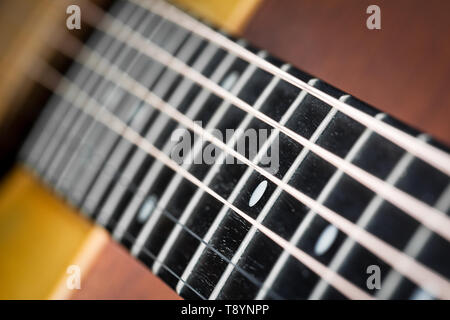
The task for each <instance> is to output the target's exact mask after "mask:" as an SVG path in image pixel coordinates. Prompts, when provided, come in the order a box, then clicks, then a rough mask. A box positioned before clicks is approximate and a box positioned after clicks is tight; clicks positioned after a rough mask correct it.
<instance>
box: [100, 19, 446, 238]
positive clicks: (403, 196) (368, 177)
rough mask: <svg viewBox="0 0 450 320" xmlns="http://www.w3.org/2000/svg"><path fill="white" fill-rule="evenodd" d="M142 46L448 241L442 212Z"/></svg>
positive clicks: (135, 42)
mask: <svg viewBox="0 0 450 320" xmlns="http://www.w3.org/2000/svg"><path fill="white" fill-rule="evenodd" d="M105 18H106V19H108V20H110V24H109V27H110V28H108V30H105V31H106V32H109V33H114V32H115V31H118V30H121V29H122V28H123V27H126V26H123V25H121V24H120V22H117V20H114V19H110V18H109V17H108V15H107V14H105ZM142 42H143V40H142V37H141V36H140V35H139V34H137V33H134V36H133V37H132V39H131V40H130V45H132V46H135V47H136V48H137V49H139V50H143V51H144V52H146V53H147V54H149V55H150V56H152V57H154V58H155V59H158V60H160V62H161V63H165V64H167V65H168V66H169V67H171V68H173V69H174V70H176V71H178V72H180V73H182V74H184V75H185V76H187V77H189V78H191V79H192V80H194V81H196V82H198V83H201V84H202V85H203V86H205V87H207V88H208V89H210V90H211V91H213V92H214V93H215V94H216V95H218V96H219V97H221V98H223V99H225V100H228V101H230V102H231V103H232V104H233V105H235V106H236V107H238V108H240V109H242V110H243V111H246V112H248V113H250V114H252V115H253V116H254V117H256V118H258V119H259V120H261V121H263V122H265V123H267V124H269V125H270V126H272V127H273V128H277V129H279V130H280V131H281V132H283V133H284V134H285V135H287V136H288V137H290V138H292V139H293V140H295V141H296V142H298V143H299V144H301V145H303V146H305V147H307V148H309V149H310V150H311V151H312V152H314V153H315V154H317V155H318V156H320V157H321V158H323V159H324V160H326V161H327V162H329V163H331V164H332V165H333V166H335V167H336V168H338V169H341V170H342V171H344V172H345V173H346V174H348V175H349V176H351V177H352V178H354V179H355V180H357V181H358V182H360V183H361V184H363V185H365V186H366V187H367V188H369V189H371V190H373V191H374V192H376V193H378V194H379V195H380V196H382V197H383V198H384V199H385V200H387V201H389V202H390V203H392V204H393V205H395V206H396V207H398V208H399V209H401V210H402V211H404V212H405V213H407V214H409V215H410V216H412V217H413V218H414V219H416V220H418V221H419V222H420V223H422V224H424V225H425V226H427V227H428V228H430V229H431V230H433V231H434V232H436V233H438V234H440V235H441V236H442V237H444V238H445V239H447V240H449V239H450V234H449V232H448V230H450V219H448V218H447V217H446V216H445V215H444V214H442V212H440V211H438V210H436V209H435V208H432V207H430V206H429V205H428V204H426V203H424V202H422V201H420V200H418V199H416V198H414V197H412V196H411V195H409V194H408V193H406V192H404V191H402V190H399V189H397V188H395V187H394V186H391V185H389V184H387V183H386V182H385V181H383V180H381V179H379V178H377V177H375V176H373V175H372V174H370V173H368V172H366V171H364V170H362V169H361V168H359V167H357V166H355V165H354V164H352V163H348V162H345V161H344V159H342V158H340V157H338V156H336V155H335V154H333V153H331V152H329V151H328V150H326V149H324V148H322V147H320V146H318V145H316V144H312V143H310V142H309V141H308V140H307V139H305V138H304V137H302V136H300V135H299V134H297V133H296V132H294V131H292V130H290V129H288V128H286V127H284V126H281V125H280V124H279V123H278V122H277V121H275V120H273V119H272V118H270V117H268V116H267V115H265V114H264V113H261V112H260V111H258V110H255V109H253V108H252V107H251V106H250V105H248V104H247V103H246V102H244V101H242V100H241V99H239V98H238V97H236V96H234V95H232V94H230V93H229V92H228V91H226V90H224V89H223V88H221V87H220V86H218V85H217V84H215V83H211V81H210V80H209V79H208V78H206V77H204V76H203V75H201V74H199V73H197V72H196V71H195V70H192V69H191V68H190V67H189V66H187V65H185V64H184V63H183V62H181V61H179V60H178V59H176V58H175V57H173V56H172V55H170V54H168V53H167V52H165V51H164V50H162V49H160V48H158V47H156V46H154V45H151V44H149V43H145V44H143V43H142ZM314 89H315V88H314Z"/></svg>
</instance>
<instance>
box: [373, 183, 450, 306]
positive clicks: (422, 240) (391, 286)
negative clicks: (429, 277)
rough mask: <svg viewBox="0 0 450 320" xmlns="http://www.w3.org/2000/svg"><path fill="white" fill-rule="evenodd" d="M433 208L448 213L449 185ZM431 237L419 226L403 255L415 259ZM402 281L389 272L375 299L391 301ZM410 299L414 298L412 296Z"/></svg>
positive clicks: (397, 274) (449, 206) (426, 230)
mask: <svg viewBox="0 0 450 320" xmlns="http://www.w3.org/2000/svg"><path fill="white" fill-rule="evenodd" d="M435 207H436V208H437V209H438V210H440V211H442V212H445V213H447V214H449V213H450V212H449V210H450V185H448V186H447V188H446V189H445V190H444V191H443V192H442V194H441V196H440V197H439V199H438V201H437V203H436V205H435ZM432 235H433V233H432V232H431V231H430V230H429V229H427V228H425V227H424V226H420V227H419V228H418V229H417V231H416V232H415V233H414V235H413V236H412V237H411V239H410V240H409V242H408V244H407V245H406V247H405V250H404V251H405V253H406V254H407V255H409V256H410V257H413V258H415V259H417V257H418V256H419V254H420V253H421V252H422V251H423V250H424V248H425V246H426V245H427V243H429V241H430V239H431V237H432ZM403 279H404V278H403V277H402V275H401V274H400V273H398V272H396V271H395V270H391V271H389V273H388V275H387V276H386V278H385V279H384V280H383V283H382V286H381V290H379V291H378V292H377V294H376V296H377V298H378V299H383V300H385V299H392V298H393V295H394V293H395V291H396V290H397V289H398V288H399V286H400V285H401V281H402V280H403ZM417 292H420V291H417ZM416 295H417V293H416ZM410 298H414V296H412V297H410ZM416 298H422V299H423V298H425V296H424V295H422V296H420V297H419V296H416Z"/></svg>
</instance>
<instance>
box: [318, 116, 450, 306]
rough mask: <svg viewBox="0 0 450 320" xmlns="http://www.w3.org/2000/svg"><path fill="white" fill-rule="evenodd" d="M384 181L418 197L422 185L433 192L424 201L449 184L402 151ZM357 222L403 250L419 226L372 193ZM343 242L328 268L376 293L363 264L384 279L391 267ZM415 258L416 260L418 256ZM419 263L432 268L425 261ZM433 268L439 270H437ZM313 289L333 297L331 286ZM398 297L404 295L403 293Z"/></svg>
mask: <svg viewBox="0 0 450 320" xmlns="http://www.w3.org/2000/svg"><path fill="white" fill-rule="evenodd" d="M384 121H392V119H390V118H386V119H385V120H384ZM419 138H420V139H423V141H427V139H428V137H427V136H426V135H420V136H419ZM402 152H403V151H402ZM420 167H421V168H420ZM387 181H388V182H389V183H392V184H394V185H395V186H396V187H398V188H401V189H404V190H405V191H406V192H408V193H410V194H412V195H413V196H415V197H419V198H420V197H421V195H420V194H422V197H423V195H425V194H424V193H423V192H422V191H421V190H420V188H421V187H422V186H420V187H418V184H421V185H423V188H426V190H428V191H429V193H428V194H426V196H428V197H429V196H430V195H433V197H432V199H431V198H430V199H428V200H426V199H425V198H423V200H424V201H428V202H430V201H433V202H435V201H437V200H438V199H437V196H438V195H439V194H440V193H441V192H442V191H443V190H444V188H445V187H446V185H447V184H448V183H449V180H448V177H445V176H441V174H440V172H438V171H437V170H435V169H434V168H432V167H430V166H429V165H426V164H424V163H423V162H422V161H421V160H418V159H417V158H415V157H414V156H412V155H410V154H404V155H403V156H402V158H401V159H400V160H399V161H398V162H397V163H396V165H395V167H394V168H393V169H392V170H391V172H390V174H389V175H388V177H387ZM357 224H361V225H362V226H363V227H364V229H365V230H367V231H368V232H370V233H371V234H373V235H374V236H376V237H378V238H380V239H382V240H383V241H386V242H387V243H389V244H390V245H392V246H393V247H394V248H397V249H399V250H402V251H404V248H405V247H406V246H407V244H408V241H409V239H410V238H411V237H412V236H413V234H414V233H415V232H416V230H417V229H418V228H419V226H420V224H419V223H418V222H417V221H415V220H413V219H412V218H410V217H408V216H406V215H405V214H404V213H403V212H402V211H401V210H399V209H398V208H395V207H394V206H392V205H391V204H389V203H387V202H386V201H383V200H382V199H379V197H378V196H376V195H374V198H373V200H372V201H371V202H370V203H369V204H368V206H367V207H366V209H365V211H364V212H363V214H362V215H361V217H360V218H359V220H358V221H357ZM397 231H398V232H397ZM400 231H401V232H400ZM345 241H346V242H347V243H346V244H345V243H344V244H345V246H343V247H342V248H340V253H339V254H338V255H336V256H335V258H333V259H336V260H335V261H336V262H335V263H333V264H332V265H330V267H331V268H336V270H338V271H339V273H340V274H342V275H344V276H345V277H347V278H348V279H350V280H351V281H352V282H353V283H355V284H356V285H358V286H359V287H361V288H362V289H364V290H366V291H367V292H368V293H371V294H376V293H377V292H373V291H372V292H371V291H370V290H368V289H367V287H366V278H367V276H366V274H365V267H367V266H368V265H378V266H379V267H380V270H381V279H382V280H385V279H386V278H387V276H388V274H389V272H390V270H391V268H390V266H389V265H388V264H387V263H386V262H384V261H382V260H380V259H379V258H378V257H376V256H375V255H374V254H372V253H370V252H368V251H367V250H366V249H364V248H362V247H361V246H360V245H359V244H357V243H354V242H353V241H351V240H349V239H348V240H347V239H346V240H345ZM418 260H419V261H420V259H418ZM422 263H423V262H422ZM423 264H424V265H425V266H427V267H431V268H432V269H434V268H433V266H430V265H429V264H428V263H423ZM362 269H364V270H362ZM358 270H362V271H363V272H362V273H361V272H358ZM437 271H438V272H442V271H440V270H437ZM384 285H385V283H384V281H383V282H382V288H383V286H384ZM325 289H326V290H325ZM317 292H318V294H317V295H315V297H320V298H330V297H335V296H336V292H335V291H334V290H333V289H331V288H329V287H328V286H324V285H323V284H322V285H321V286H320V287H319V289H317ZM402 298H406V297H404V296H403V297H402Z"/></svg>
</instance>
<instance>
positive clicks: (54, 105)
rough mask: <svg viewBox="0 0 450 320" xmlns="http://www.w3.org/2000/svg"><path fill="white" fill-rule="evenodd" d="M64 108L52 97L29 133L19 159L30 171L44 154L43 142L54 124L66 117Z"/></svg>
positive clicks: (56, 97) (50, 134)
mask: <svg viewBox="0 0 450 320" xmlns="http://www.w3.org/2000/svg"><path fill="white" fill-rule="evenodd" d="M70 71H73V69H70V70H69V72H70ZM60 106H61V107H60ZM64 107H67V105H66V104H63V103H62V102H61V98H60V97H59V96H56V95H52V96H51V97H50V99H49V101H48V102H47V104H46V106H45V108H44V110H43V111H42V113H41V114H40V115H39V118H38V120H37V122H36V124H35V125H34V126H33V128H32V130H31V131H30V133H29V138H28V139H27V140H26V142H25V144H24V145H23V147H22V148H21V151H20V155H19V158H20V159H21V160H23V161H24V162H25V163H26V164H27V165H28V167H29V168H30V169H31V170H35V169H36V167H37V161H38V160H39V159H40V158H41V155H42V153H43V152H44V149H45V144H44V141H47V140H48V139H49V138H50V137H51V136H52V133H53V132H54V131H55V130H56V128H57V126H56V123H61V122H62V121H63V118H64V116H65V115H66V112H64V111H67V109H68V108H64ZM61 109H65V110H61ZM55 119H57V121H58V122H56V120H55ZM52 120H53V121H52ZM49 124H50V128H49Z"/></svg>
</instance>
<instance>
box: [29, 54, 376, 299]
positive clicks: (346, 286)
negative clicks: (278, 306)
mask: <svg viewBox="0 0 450 320" xmlns="http://www.w3.org/2000/svg"><path fill="white" fill-rule="evenodd" d="M37 69H41V70H45V72H44V73H43V74H45V77H48V76H49V74H50V73H54V74H55V73H57V71H56V70H55V69H53V68H52V67H51V66H48V65H44V63H42V64H40V65H35V70H36V71H35V72H32V73H30V75H31V76H32V77H33V78H34V79H35V81H37V82H39V83H41V84H42V85H44V86H46V87H48V88H49V89H50V90H52V91H54V92H56V93H57V94H59V95H61V96H64V95H65V92H66V91H67V90H66V89H67V88H68V87H72V88H75V89H76V90H74V91H75V92H76V93H77V94H76V95H83V96H85V99H86V101H89V103H90V104H92V106H94V108H93V109H95V110H92V108H90V110H86V108H85V107H86V105H85V106H80V105H74V107H76V108H78V109H80V110H81V111H83V112H85V113H86V114H88V115H90V116H93V114H97V116H98V121H99V122H101V123H103V124H104V125H105V126H107V127H108V128H109V129H111V130H112V131H114V132H116V133H117V134H118V135H120V136H122V137H123V138H125V139H127V140H128V141H130V142H131V143H132V144H134V145H136V146H137V147H138V148H140V149H141V150H143V151H145V152H147V153H148V154H149V155H151V156H152V157H154V158H155V159H157V160H158V161H161V162H163V163H164V165H165V166H167V167H168V168H170V169H172V170H173V171H175V172H177V173H178V174H180V175H182V176H183V177H184V178H185V179H187V180H188V181H190V182H191V183H193V184H194V185H196V186H197V187H199V188H201V189H202V190H204V191H205V192H207V193H208V194H210V195H211V196H213V197H214V198H215V199H217V200H218V201H220V202H221V203H222V204H224V205H226V206H228V207H229V208H230V209H231V210H233V211H234V212H235V213H236V214H238V215H239V216H241V217H242V218H243V219H245V220H246V221H247V222H248V223H250V224H251V225H253V226H255V228H257V229H258V230H259V231H260V232H261V233H263V234H265V235H266V236H267V237H268V238H269V239H271V240H272V241H274V242H275V243H276V244H277V245H278V246H280V247H281V248H283V249H284V250H286V251H288V252H289V253H290V254H291V255H292V256H293V257H295V258H296V259H297V260H299V261H300V262H301V263H303V264H304V265H305V266H307V267H308V268H310V269H311V270H312V271H313V272H314V273H316V274H317V275H319V277H321V278H323V279H324V280H325V281H327V282H328V283H330V285H332V286H333V287H335V288H336V289H337V290H338V291H340V292H342V294H343V295H345V296H346V297H349V298H352V299H373V297H372V296H370V295H368V294H367V293H365V292H364V291H362V290H361V289H360V288H358V287H356V286H355V285H354V284H352V283H350V282H349V281H348V280H346V279H344V278H343V277H342V276H340V275H339V274H337V273H336V272H334V271H331V270H329V269H328V268H327V267H326V266H324V265H323V264H322V263H320V262H318V261H317V260H315V259H314V258H312V257H311V256H310V255H308V254H307V253H305V252H304V251H303V250H301V249H299V248H297V247H295V246H294V245H292V244H290V243H289V242H288V241H287V240H285V239H283V238H282V237H280V236H279V235H278V234H276V233H275V232H273V231H272V230H270V229H269V228H267V227H265V226H264V225H262V224H260V223H258V222H257V221H256V220H254V219H252V218H251V217H250V216H248V215H247V214H245V213H244V212H243V211H242V210H240V209H239V208H237V207H236V206H234V205H233V204H232V203H230V202H228V201H227V200H226V199H224V198H223V197H221V196H220V195H219V194H217V193H216V192H215V191H213V190H212V189H211V188H210V187H208V186H206V185H205V184H204V183H203V182H202V181H201V180H199V179H198V178H196V177H195V176H194V175H192V174H191V173H189V172H188V171H187V170H185V169H184V168H182V167H181V166H180V165H178V164H177V163H176V162H175V161H173V160H172V159H170V158H169V157H168V156H167V155H165V154H164V153H163V152H162V151H161V150H159V149H158V148H156V147H155V146H153V145H152V144H150V143H149V142H148V140H146V139H145V138H144V137H142V136H141V135H139V134H138V133H137V132H135V131H134V130H133V129H132V128H130V127H129V126H127V125H126V124H125V123H123V121H122V120H120V119H119V118H117V117H116V116H115V115H114V114H112V113H110V112H109V111H108V110H106V109H104V108H101V106H100V105H99V104H98V103H97V102H96V101H94V100H92V98H90V97H89V96H88V95H87V94H86V93H85V92H84V91H82V89H79V88H78V86H77V85H76V84H74V83H73V82H72V81H71V80H69V79H67V78H65V77H64V76H62V75H59V74H57V75H55V76H50V78H53V79H54V78H59V79H60V83H59V85H58V86H57V87H56V88H55V86H54V84H53V83H48V82H49V81H47V79H44V78H43V77H42V76H41V75H42V74H40V75H39V76H37V74H39V71H37ZM55 90H56V91H55ZM74 95H75V94H74ZM68 98H69V100H72V99H70V97H68Z"/></svg>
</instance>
